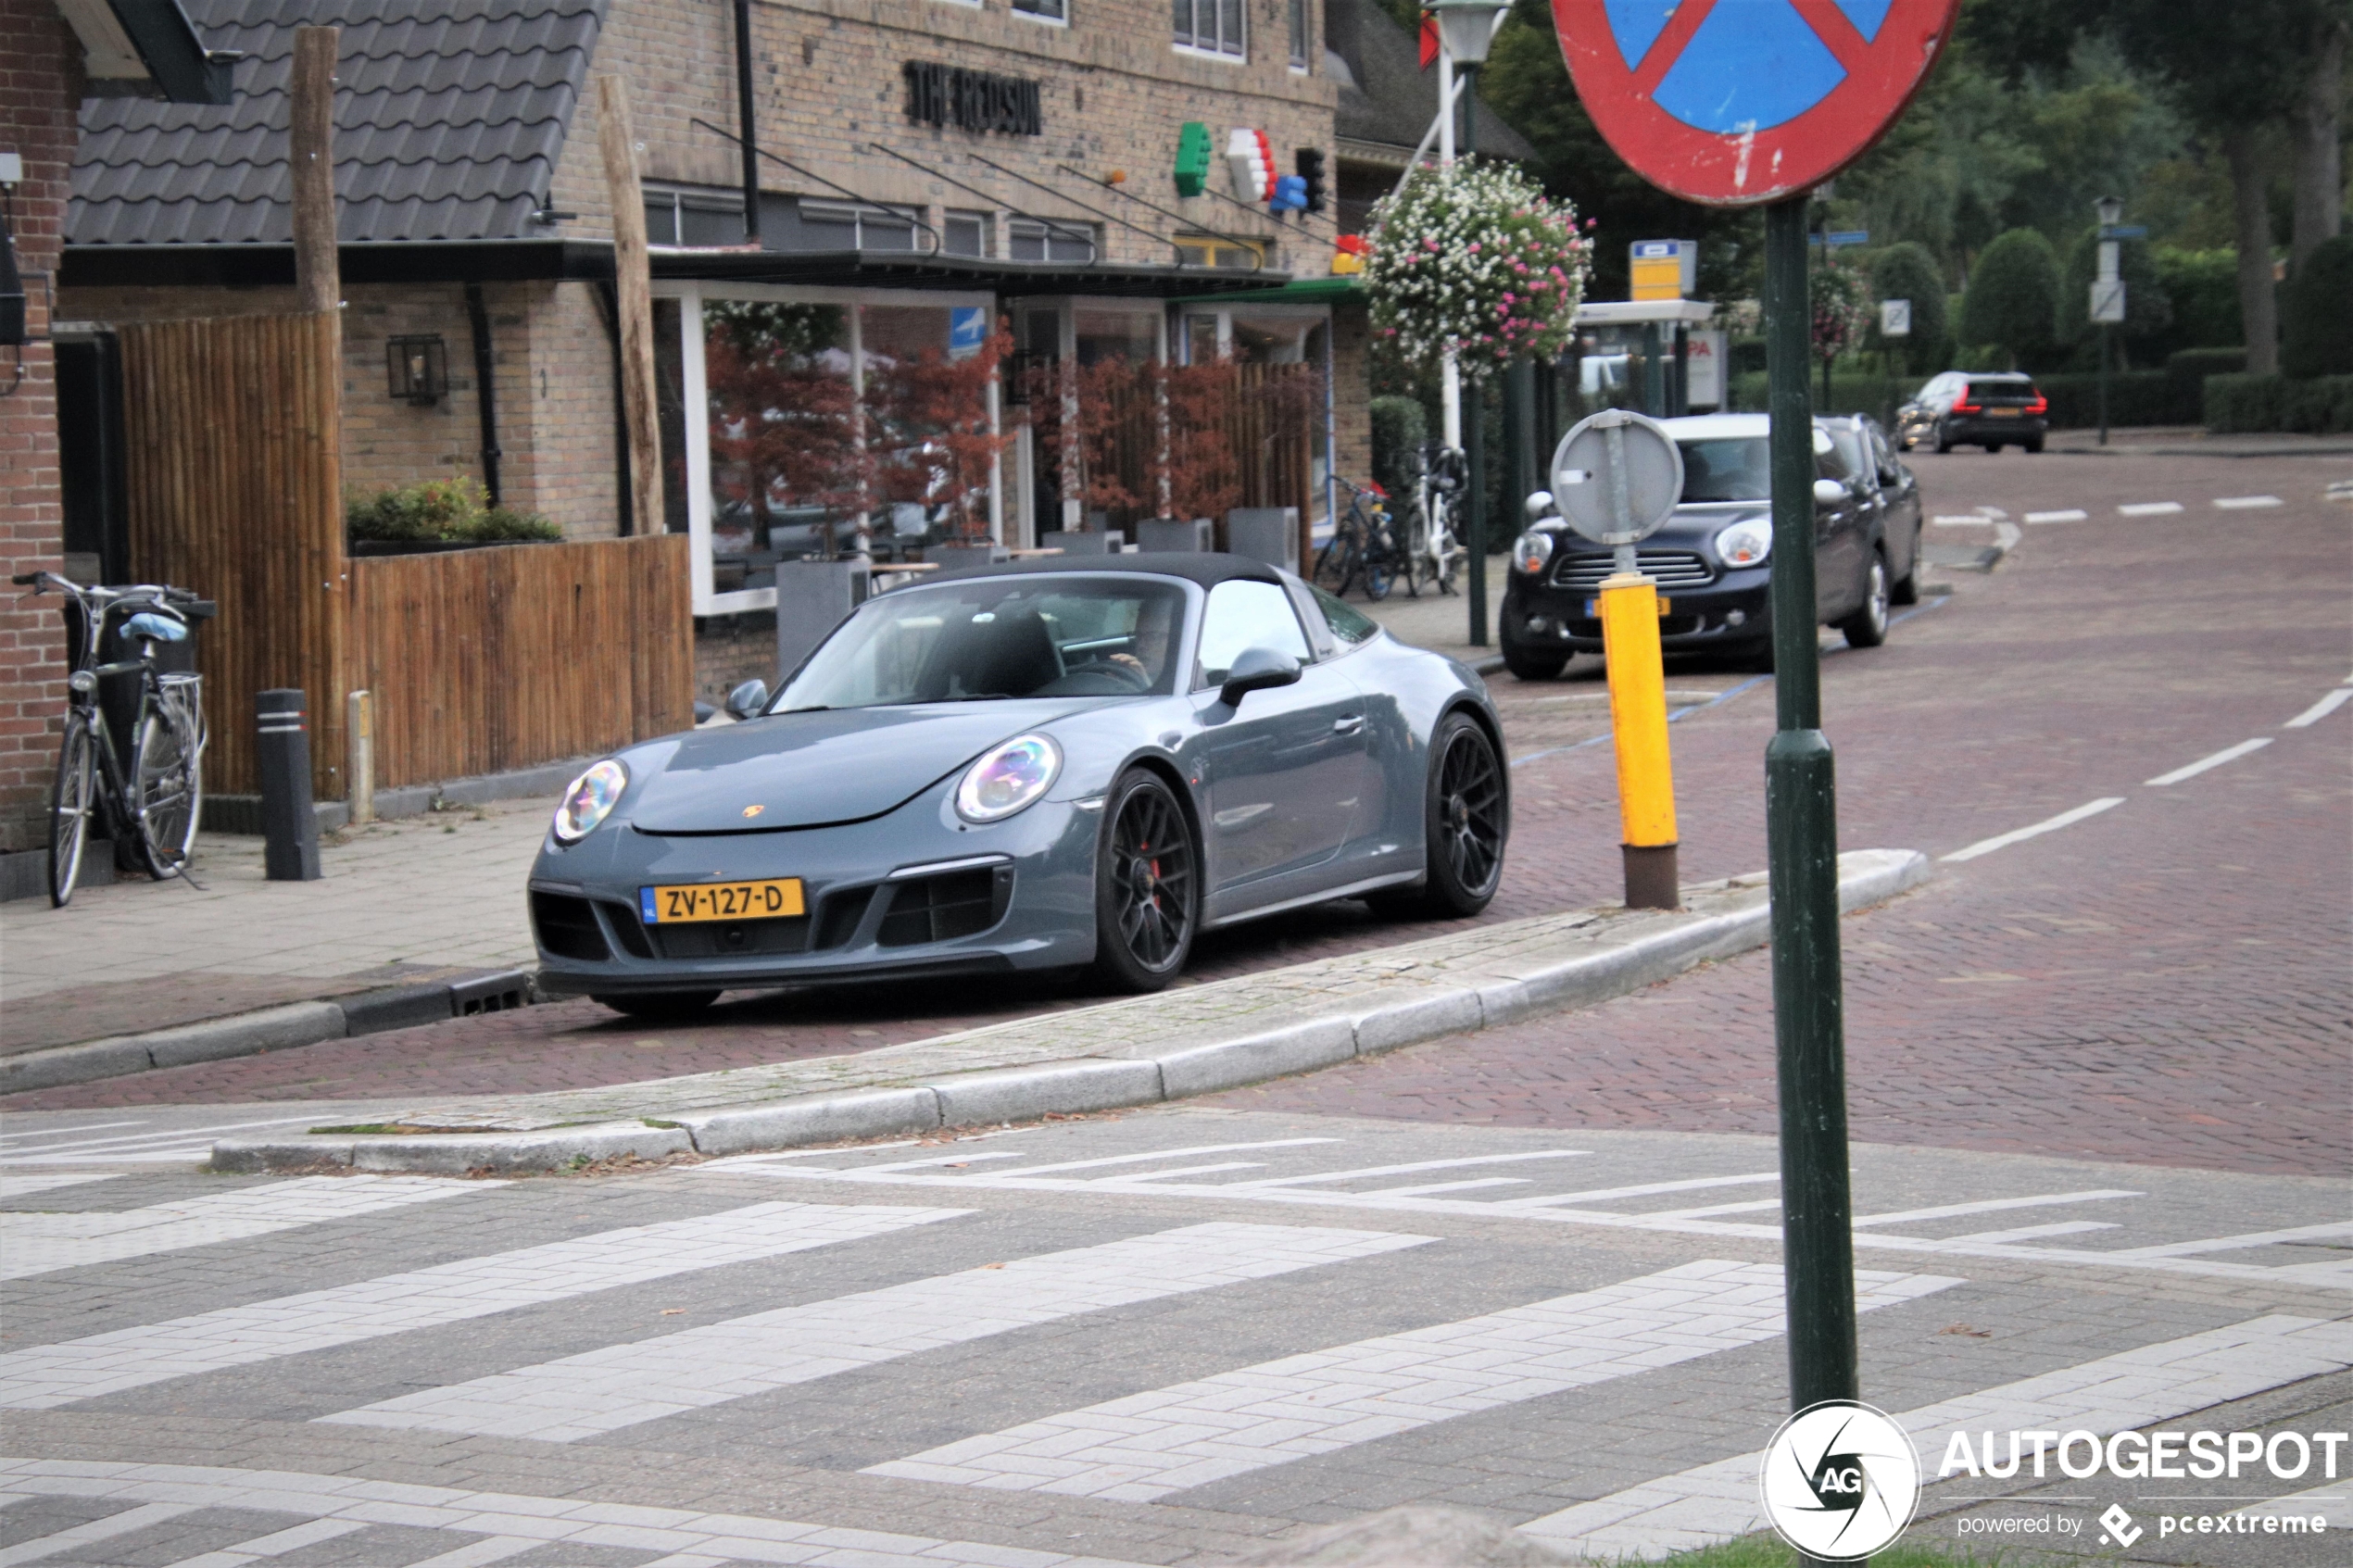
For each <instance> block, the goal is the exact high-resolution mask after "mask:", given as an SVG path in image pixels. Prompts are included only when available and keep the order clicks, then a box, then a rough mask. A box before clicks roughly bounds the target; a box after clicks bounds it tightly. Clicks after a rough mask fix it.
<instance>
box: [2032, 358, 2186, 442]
mask: <svg viewBox="0 0 2353 1568" xmlns="http://www.w3.org/2000/svg"><path fill="white" fill-rule="evenodd" d="M2034 384H2035V385H2036V386H2038V387H2040V388H2042V391H2043V395H2044V396H2045V397H2047V398H2049V399H2050V400H2051V412H2050V416H2049V417H2050V421H2051V428H2052V429H2053V430H2092V429H2095V428H2097V426H2098V425H2099V422H2100V377H2099V372H2098V371H2096V370H2092V371H2082V370H2070V371H2068V372H2067V373H2065V374H2063V375H2056V376H2036V377H2035V378H2034ZM2205 417H2206V406H2205V404H2204V402H2203V401H2202V400H2201V399H2200V398H2199V396H2198V383H2197V381H2196V378H2194V377H2187V376H2176V375H2174V374H2172V373H2171V371H2168V370H2121V371H2118V372H2115V373H2113V374H2111V375H2110V376H2109V377H2108V423H2109V424H2110V425H2115V426H2128V425H2194V424H2196V423H2197V422H2199V420H2203V419H2204V418H2205Z"/></svg>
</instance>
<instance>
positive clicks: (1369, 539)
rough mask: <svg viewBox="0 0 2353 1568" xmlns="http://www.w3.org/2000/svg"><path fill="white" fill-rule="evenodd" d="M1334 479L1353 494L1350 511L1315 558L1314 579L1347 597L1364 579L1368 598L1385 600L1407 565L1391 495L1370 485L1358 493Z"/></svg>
mask: <svg viewBox="0 0 2353 1568" xmlns="http://www.w3.org/2000/svg"><path fill="white" fill-rule="evenodd" d="M1333 478H1334V480H1335V482H1336V483H1338V484H1339V485H1340V488H1341V489H1343V490H1345V491H1347V492H1348V509H1347V510H1346V511H1344V512H1342V513H1341V514H1340V521H1338V522H1337V523H1335V524H1334V525H1333V528H1332V536H1331V537H1330V538H1329V539H1327V540H1326V541H1325V543H1324V547H1323V548H1322V549H1321V550H1319V551H1317V552H1316V554H1315V581H1316V582H1318V583H1323V584H1324V585H1326V586H1327V587H1328V588H1330V589H1331V591H1332V592H1333V593H1334V594H1336V595H1338V596H1340V597H1341V598H1346V597H1347V596H1348V590H1349V589H1350V588H1351V587H1353V586H1354V585H1355V583H1356V582H1357V580H1358V579H1359V578H1362V579H1363V580H1364V583H1365V597H1366V598H1368V599H1385V598H1387V597H1389V590H1390V584H1391V583H1394V582H1395V581H1396V577H1397V572H1398V570H1399V568H1400V567H1402V566H1403V557H1402V556H1401V554H1400V552H1399V551H1398V548H1397V530H1396V527H1395V525H1394V524H1393V523H1392V522H1391V521H1390V516H1389V495H1388V492H1386V491H1384V490H1383V489H1381V487H1380V486H1379V485H1378V484H1377V483H1370V482H1367V483H1365V486H1364V487H1363V488H1362V489H1359V488H1358V487H1357V486H1355V485H1353V484H1351V483H1348V481H1346V480H1344V479H1340V477H1339V476H1338V475H1334V476H1333Z"/></svg>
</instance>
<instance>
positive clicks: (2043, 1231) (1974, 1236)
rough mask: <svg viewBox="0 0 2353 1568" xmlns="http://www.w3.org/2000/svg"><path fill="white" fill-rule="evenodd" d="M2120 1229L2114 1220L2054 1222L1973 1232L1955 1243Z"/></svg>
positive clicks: (2024, 1238) (1954, 1237) (1956, 1239)
mask: <svg viewBox="0 0 2353 1568" xmlns="http://www.w3.org/2000/svg"><path fill="white" fill-rule="evenodd" d="M2118 1228H2120V1227H2119V1226H2118V1225H2117V1223H2116V1222H2115V1221H2113V1220H2054V1221H2052V1222H2051V1223H2049V1224H2047V1225H2017V1226H2013V1227H2012V1228H2011V1229H2009V1230H2006V1231H1971V1232H1969V1234H1968V1235H1967V1236H1953V1237H1951V1238H1949V1239H1951V1240H1954V1241H2032V1240H2034V1239H2036V1238H2037V1237H2039V1236H2081V1235H2082V1234H2083V1233H2084V1232H2085V1231H2112V1230H2116V1229H2118Z"/></svg>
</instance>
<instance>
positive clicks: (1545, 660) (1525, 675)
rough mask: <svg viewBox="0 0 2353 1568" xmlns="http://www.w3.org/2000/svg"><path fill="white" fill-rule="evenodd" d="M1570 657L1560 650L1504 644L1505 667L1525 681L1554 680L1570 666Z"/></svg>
mask: <svg viewBox="0 0 2353 1568" xmlns="http://www.w3.org/2000/svg"><path fill="white" fill-rule="evenodd" d="M1568 659H1569V656H1568V655H1567V654H1566V653H1561V652H1558V651H1553V652H1547V651H1545V650H1544V649H1542V648H1524V647H1518V646H1514V645H1513V644H1510V643H1505V644H1504V669H1506V670H1508V671H1511V672H1512V674H1513V675H1514V676H1516V677H1517V678H1518V679H1520V680H1523V681H1550V680H1553V679H1554V678H1556V677H1557V676H1558V675H1559V674H1560V672H1561V671H1564V670H1566V669H1567V668H1568Z"/></svg>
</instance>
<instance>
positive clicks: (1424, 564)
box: [1403, 441, 1470, 598]
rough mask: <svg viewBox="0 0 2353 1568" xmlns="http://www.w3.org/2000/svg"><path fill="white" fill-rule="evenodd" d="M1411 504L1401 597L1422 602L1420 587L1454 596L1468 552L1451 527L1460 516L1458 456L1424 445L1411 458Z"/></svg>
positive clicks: (1460, 467) (1462, 467) (1450, 448)
mask: <svg viewBox="0 0 2353 1568" xmlns="http://www.w3.org/2000/svg"><path fill="white" fill-rule="evenodd" d="M1414 466H1415V468H1416V470H1417V471H1416V478H1415V482H1414V500H1413V504H1412V506H1411V507H1410V508H1408V509H1407V511H1406V514H1405V547H1404V550H1403V556H1404V569H1403V575H1404V578H1405V593H1406V595H1407V596H1408V597H1411V598H1419V597H1421V591H1422V589H1423V587H1424V586H1428V587H1432V588H1435V589H1437V590H1438V592H1439V593H1441V595H1442V594H1451V593H1453V591H1454V578H1455V575H1456V574H1457V573H1458V572H1460V571H1462V566H1463V562H1464V560H1465V559H1466V558H1467V557H1468V556H1469V553H1470V552H1469V551H1468V549H1467V548H1466V547H1465V546H1464V545H1463V543H1462V534H1461V533H1460V532H1459V531H1458V530H1457V529H1456V528H1455V526H1454V524H1455V521H1456V520H1457V519H1458V518H1460V517H1461V515H1462V505H1463V490H1464V484H1465V482H1466V470H1465V464H1464V458H1463V454H1462V452H1461V451H1460V450H1459V449H1458V448H1455V447H1453V446H1448V445H1444V444H1443V443H1442V442H1436V441H1430V442H1425V443H1423V445H1422V449H1421V450H1420V452H1418V453H1417V454H1416V457H1415V463H1414Z"/></svg>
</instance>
